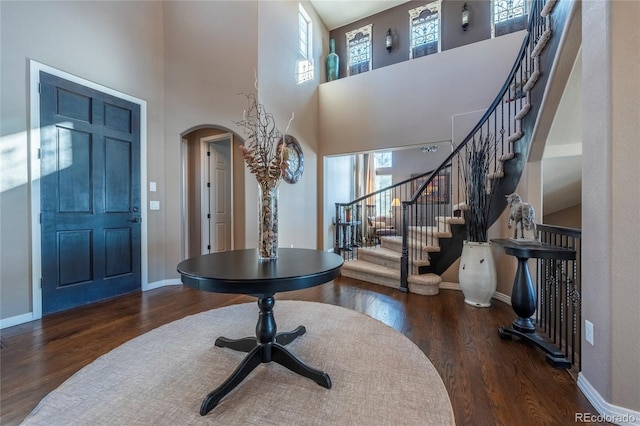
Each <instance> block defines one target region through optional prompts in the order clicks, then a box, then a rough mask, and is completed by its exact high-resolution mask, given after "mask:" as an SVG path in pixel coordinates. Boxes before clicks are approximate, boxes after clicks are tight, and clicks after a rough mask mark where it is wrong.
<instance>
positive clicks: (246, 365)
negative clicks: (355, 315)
mask: <svg viewBox="0 0 640 426" xmlns="http://www.w3.org/2000/svg"><path fill="white" fill-rule="evenodd" d="M274 303H275V299H274V298H273V295H267V296H264V297H261V298H259V299H258V306H259V307H260V316H259V318H258V324H257V325H256V337H245V338H242V339H228V338H226V337H219V338H218V339H216V343H215V345H216V346H218V347H222V348H229V349H233V350H236V351H240V352H248V354H247V356H246V357H245V358H244V359H243V360H242V362H241V363H240V365H239V366H238V367H237V368H236V369H235V371H234V372H233V373H232V374H231V376H229V378H227V380H225V382H224V383H223V384H222V385H220V386H219V387H218V388H217V389H215V390H214V391H212V392H211V393H210V394H209V395H207V397H206V398H205V399H204V401H202V405H201V406H200V415H202V416H204V415H205V414H207V413H208V412H209V411H211V410H213V409H214V408H215V407H216V405H218V403H219V402H220V400H221V399H222V398H224V397H225V396H226V395H227V394H228V393H229V392H231V391H232V390H233V389H234V388H235V387H236V386H238V384H240V382H242V380H244V378H245V377H247V376H248V375H249V373H251V372H252V371H253V370H254V369H255V368H256V367H257V366H258V365H260V364H261V363H267V362H271V361H273V362H276V363H278V364H280V365H282V366H283V367H286V368H288V369H289V370H291V371H293V372H294V373H297V374H299V375H301V376H304V377H307V378H309V379H311V380H313V381H315V382H316V383H317V384H319V385H320V386H323V387H325V388H327V389H331V379H330V378H329V375H328V374H327V373H325V372H324V371H320V370H317V369H315V368H313V367H309V366H308V365H307V364H305V363H304V362H302V361H300V360H299V359H298V358H296V356H295V355H293V354H292V353H291V352H289V351H288V350H287V349H286V348H285V347H284V346H285V345H287V344H289V343H291V342H293V341H294V340H295V339H296V338H297V337H299V336H302V335H303V334H304V333H306V329H305V328H304V327H303V326H299V327H297V328H296V329H295V330H293V331H290V332H285V333H277V334H276V322H275V319H274V317H273V305H274Z"/></svg>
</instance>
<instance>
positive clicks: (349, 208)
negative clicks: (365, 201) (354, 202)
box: [344, 206, 352, 223]
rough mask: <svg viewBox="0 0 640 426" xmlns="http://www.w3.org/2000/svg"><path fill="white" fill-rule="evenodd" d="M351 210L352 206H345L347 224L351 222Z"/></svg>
mask: <svg viewBox="0 0 640 426" xmlns="http://www.w3.org/2000/svg"><path fill="white" fill-rule="evenodd" d="M351 208H352V206H345V208H344V221H345V222H347V223H349V222H351Z"/></svg>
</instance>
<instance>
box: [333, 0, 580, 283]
mask: <svg viewBox="0 0 640 426" xmlns="http://www.w3.org/2000/svg"><path fill="white" fill-rule="evenodd" d="M563 3H570V2H569V1H567V2H563ZM555 4H556V0H546V1H545V0H534V1H533V2H532V5H531V10H530V13H529V16H530V19H529V24H528V28H527V32H526V35H525V37H524V40H523V43H522V46H521V48H520V51H519V53H518V56H517V58H516V60H515V62H514V65H513V67H512V69H511V71H510V72H509V74H508V76H507V79H506V81H505V83H504V85H503V86H502V88H501V89H500V91H499V92H498V94H497V96H496V98H495V99H494V101H493V102H492V104H491V105H490V107H489V108H488V109H487V111H486V112H485V114H484V115H483V116H482V118H481V119H480V120H479V122H478V123H477V124H476V126H475V127H474V128H473V129H472V130H471V132H470V133H469V134H468V135H467V136H466V137H465V138H464V139H463V140H462V142H460V143H459V144H458V145H457V146H455V147H454V148H453V150H452V153H451V154H450V155H449V156H448V157H447V159H445V160H444V161H443V162H442V164H441V165H440V166H438V167H437V168H436V169H434V170H433V171H431V172H428V173H425V174H423V175H421V176H419V177H415V178H412V179H409V180H406V181H403V182H401V183H399V184H396V185H394V186H392V187H389V188H385V189H381V190H379V191H376V192H374V193H372V194H368V195H365V196H363V197H360V198H359V199H358V200H354V201H352V202H350V203H337V204H336V218H337V221H336V246H335V248H336V249H337V252H338V253H342V254H343V256H345V259H347V260H353V259H356V258H360V257H362V254H363V253H366V252H367V250H366V248H367V247H368V246H375V247H378V245H381V246H382V247H384V246H385V245H386V246H387V247H391V246H393V245H395V246H396V249H397V251H399V252H401V258H400V262H399V263H400V271H399V276H398V278H399V281H400V283H399V287H400V289H401V290H403V291H407V290H409V291H413V290H412V288H411V287H412V283H417V282H418V281H420V280H419V279H417V277H419V276H423V275H440V274H442V273H444V272H445V271H446V270H447V269H448V268H449V267H450V266H451V265H452V264H453V263H454V262H455V260H456V259H458V258H459V257H460V254H461V252H462V242H463V241H464V239H466V230H465V228H464V213H465V205H464V202H463V201H464V181H463V179H462V176H461V167H460V165H461V164H463V162H464V161H465V158H466V155H467V152H468V149H469V147H470V146H472V144H474V143H476V142H477V141H479V140H480V139H482V138H483V137H486V136H489V137H491V138H492V139H493V140H494V142H495V149H494V150H493V152H494V154H493V159H492V164H491V170H490V172H489V173H488V175H487V179H488V181H489V185H491V186H492V193H493V195H492V200H491V209H490V214H489V223H490V224H493V223H494V222H495V221H496V220H497V219H498V217H499V216H500V215H501V214H502V212H503V211H504V209H505V208H506V199H505V195H507V194H510V193H512V192H514V191H515V189H516V187H517V185H518V182H519V180H520V177H521V175H522V172H523V170H524V167H525V165H526V162H527V156H528V153H529V148H530V144H531V141H532V130H533V126H534V124H535V120H536V117H537V113H538V111H539V109H540V104H541V103H542V97H543V94H544V87H545V85H546V82H547V80H548V75H547V74H548V72H547V71H548V70H550V68H551V64H552V62H553V58H554V57H555V54H556V52H557V49H558V45H559V43H558V41H557V40H553V42H550V40H551V34H552V31H553V32H558V33H560V32H561V31H562V30H563V28H564V25H566V19H558V22H555V18H554V22H553V23H552V22H551V11H552V10H553V9H554V6H555ZM566 9H567V8H564V10H563V11H562V12H561V13H560V15H561V17H562V18H566V16H568V13H566ZM563 14H564V15H566V16H564V15H563ZM555 15H556V13H554V16H555ZM556 39H557V38H556ZM541 58H542V59H543V61H541ZM542 63H544V65H545V67H546V68H545V70H542V69H541V64H542ZM541 83H542V84H541ZM418 182H419V184H418ZM396 199H397V200H398V201H396ZM394 201H396V202H394ZM359 203H360V204H359ZM361 203H364V204H361ZM398 204H400V205H399V206H398ZM349 206H352V207H353V208H355V215H354V216H353V217H354V218H355V219H351V218H349V219H351V220H346V216H345V214H346V210H345V208H346V209H348V207H349ZM358 206H360V207H358ZM370 206H374V208H375V209H376V211H375V212H371V211H367V208H370ZM380 206H382V208H381V207H380ZM387 209H388V212H389V214H387V215H386V218H387V219H389V220H387V221H386V222H385V223H384V224H382V223H376V222H379V221H376V220H371V218H372V217H373V218H374V219H375V218H378V219H379V218H380V216H381V215H380V213H381V211H385V210H387ZM369 213H377V214H376V215H373V216H372V215H371V214H369ZM383 226H384V228H383ZM372 230H373V231H372ZM363 248H364V249H365V250H363ZM382 250H384V249H382ZM358 252H360V253H358ZM343 269H344V268H343ZM438 279H439V277H438ZM438 282H439V281H438ZM416 292H420V291H416ZM436 293H437V291H436ZM436 293H431V294H436ZM422 294H425V293H424V292H422Z"/></svg>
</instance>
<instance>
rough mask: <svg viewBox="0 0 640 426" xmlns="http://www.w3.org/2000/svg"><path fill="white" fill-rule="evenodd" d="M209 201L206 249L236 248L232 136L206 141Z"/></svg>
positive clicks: (207, 192) (215, 250)
mask: <svg viewBox="0 0 640 426" xmlns="http://www.w3.org/2000/svg"><path fill="white" fill-rule="evenodd" d="M206 148H207V155H206V158H207V167H206V172H205V176H206V180H207V182H206V185H205V186H204V188H203V189H204V191H205V192H206V194H207V196H206V197H205V198H206V200H207V202H205V203H203V212H202V213H203V218H205V219H206V226H203V229H202V231H203V253H215V252H220V251H227V250H232V249H233V232H232V230H233V214H232V206H233V197H232V193H233V191H232V177H231V176H232V174H231V171H232V139H231V136H225V137H224V138H223V139H219V138H218V139H215V140H209V141H207V145H206Z"/></svg>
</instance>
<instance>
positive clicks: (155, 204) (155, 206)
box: [149, 201, 160, 210]
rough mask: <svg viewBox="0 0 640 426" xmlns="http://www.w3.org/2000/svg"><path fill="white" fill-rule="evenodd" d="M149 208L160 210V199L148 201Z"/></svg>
mask: <svg viewBox="0 0 640 426" xmlns="http://www.w3.org/2000/svg"><path fill="white" fill-rule="evenodd" d="M149 210H160V201H149Z"/></svg>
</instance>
